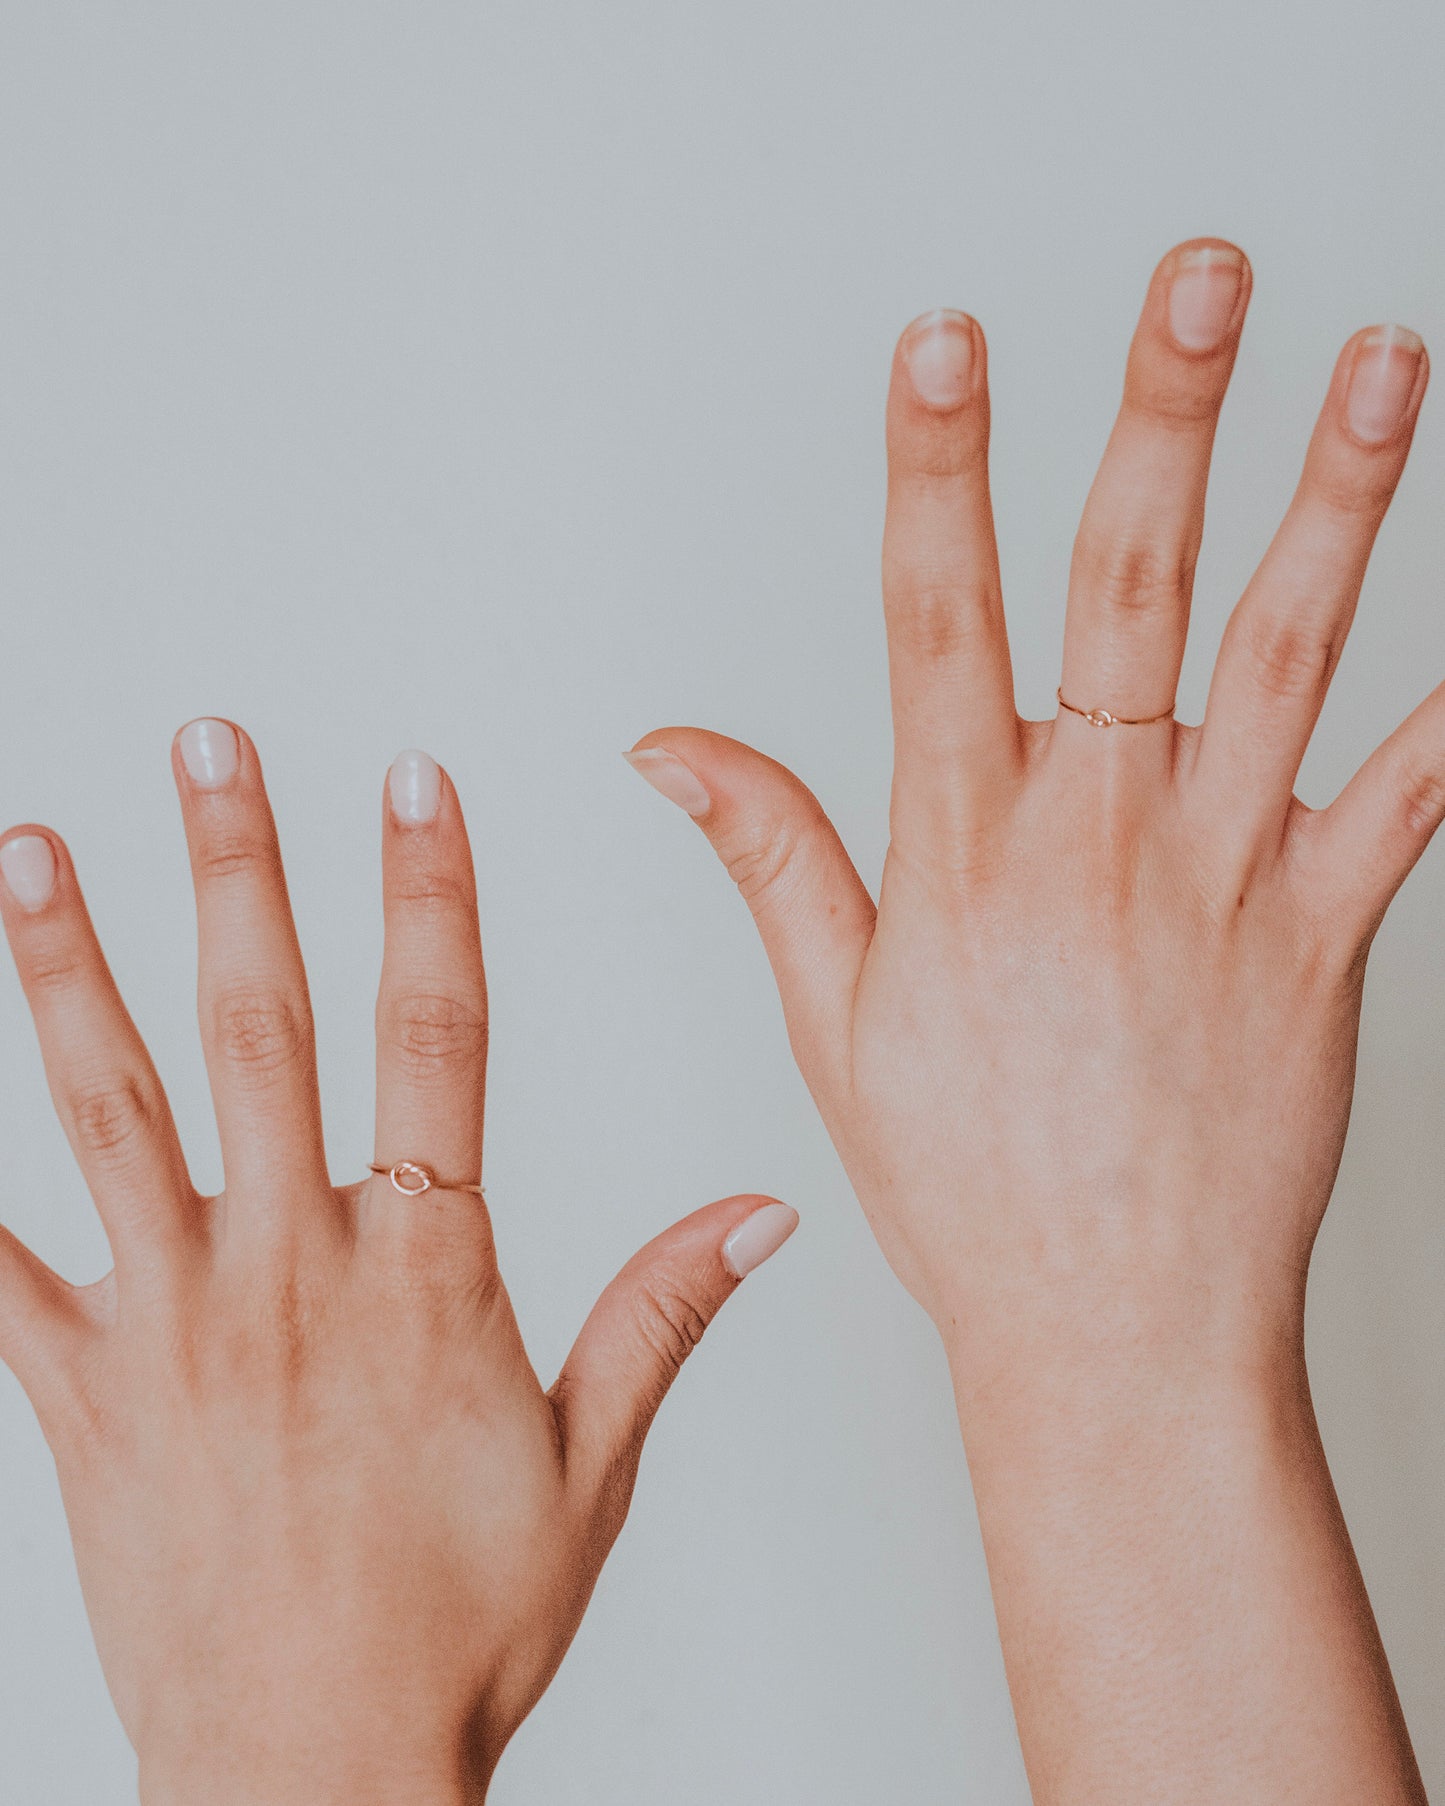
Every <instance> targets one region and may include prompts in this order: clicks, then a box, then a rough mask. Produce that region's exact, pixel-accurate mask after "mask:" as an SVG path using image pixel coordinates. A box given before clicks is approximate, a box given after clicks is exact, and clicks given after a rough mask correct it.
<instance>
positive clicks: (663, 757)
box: [622, 746, 712, 815]
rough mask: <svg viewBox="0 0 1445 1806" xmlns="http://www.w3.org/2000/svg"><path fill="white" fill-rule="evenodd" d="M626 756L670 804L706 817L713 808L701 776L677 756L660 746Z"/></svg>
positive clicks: (630, 763) (692, 813)
mask: <svg viewBox="0 0 1445 1806" xmlns="http://www.w3.org/2000/svg"><path fill="white" fill-rule="evenodd" d="M622 756H623V758H624V759H626V761H627V763H628V764H629V765H630V766H631V767H632V769H633V770H634V771H636V772H640V773H641V774H642V776H643V777H645V778H646V779H647V781H648V783H649V784H651V786H652V788H653V789H654V790H659V791H661V792H662V794H663V795H664V796H665V797H666V798H667V800H668V802H670V803H676V804H677V806H678V808H679V809H686V810H687V812H688V814H689V815H706V814H707V812H708V810H709V809H711V808H712V798H711V797H710V796H709V795H708V793H707V792H706V790H704V789H703V787H702V782H701V780H700V779H699V778H698V775H697V773H696V772H695V771H693V770H692V769H691V768H690V767H689V766H686V765H684V764H683V762H682V760H681V759H679V758H677V757H676V756H675V754H673V753H670V752H664V751H663V750H662V748H661V747H660V746H649V747H645V748H644V749H643V750H642V751H641V752H628V753H623V755H622Z"/></svg>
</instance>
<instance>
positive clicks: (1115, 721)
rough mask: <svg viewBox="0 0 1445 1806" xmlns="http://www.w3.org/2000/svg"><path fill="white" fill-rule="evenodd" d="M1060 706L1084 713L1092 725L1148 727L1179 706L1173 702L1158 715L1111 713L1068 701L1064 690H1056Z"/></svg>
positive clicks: (1073, 711) (1072, 711) (1165, 717)
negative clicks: (1081, 706) (1083, 707)
mask: <svg viewBox="0 0 1445 1806" xmlns="http://www.w3.org/2000/svg"><path fill="white" fill-rule="evenodd" d="M1054 693H1055V695H1056V696H1057V697H1058V699H1059V706H1060V708H1065V709H1067V710H1068V711H1069V713H1070V714H1071V715H1082V716H1083V717H1084V719H1085V721H1087V722H1088V724H1089V726H1090V727H1148V726H1149V725H1150V724H1151V723H1152V722H1155V721H1167V720H1168V719H1169V717H1170V716H1171V715H1172V714H1173V713H1174V710H1175V709H1176V708H1177V707H1178V704H1177V703H1174V702H1171V703H1170V705H1169V707H1168V708H1167V709H1161V710H1160V711H1159V713H1158V714H1157V715H1111V714H1110V713H1109V711H1108V710H1107V709H1081V708H1080V707H1079V705H1078V703H1076V702H1068V701H1066V700H1065V698H1064V692H1063V691H1062V690H1056V691H1055V692H1054Z"/></svg>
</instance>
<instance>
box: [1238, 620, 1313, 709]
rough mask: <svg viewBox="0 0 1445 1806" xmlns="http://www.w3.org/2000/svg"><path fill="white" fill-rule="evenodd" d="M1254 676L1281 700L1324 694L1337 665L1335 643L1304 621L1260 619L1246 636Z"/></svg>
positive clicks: (1270, 693) (1300, 698) (1256, 680)
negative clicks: (1331, 673) (1332, 671)
mask: <svg viewBox="0 0 1445 1806" xmlns="http://www.w3.org/2000/svg"><path fill="white" fill-rule="evenodd" d="M1246 646H1247V651H1248V654H1249V661H1250V667H1251V669H1252V670H1253V673H1254V680H1255V682H1256V683H1257V684H1258V685H1259V687H1260V688H1261V689H1262V690H1263V691H1264V693H1265V694H1266V695H1267V696H1271V697H1273V698H1275V699H1276V700H1278V701H1281V702H1296V701H1304V700H1307V699H1309V698H1311V697H1314V696H1322V695H1323V694H1324V691H1325V687H1326V685H1327V684H1328V682H1329V677H1330V671H1331V669H1332V668H1333V665H1334V643H1333V641H1332V639H1331V637H1330V636H1329V635H1328V634H1326V633H1322V632H1321V631H1320V630H1319V629H1318V628H1316V627H1311V626H1309V625H1307V624H1306V623H1304V622H1301V621H1280V620H1260V621H1255V622H1253V623H1252V624H1251V626H1250V627H1249V630H1248V634H1247V639H1246Z"/></svg>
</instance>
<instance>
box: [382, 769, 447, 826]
mask: <svg viewBox="0 0 1445 1806" xmlns="http://www.w3.org/2000/svg"><path fill="white" fill-rule="evenodd" d="M387 788H388V789H389V790H390V792H391V812H392V814H393V815H394V816H395V817H396V819H397V820H398V821H405V822H427V821H435V820H436V813H437V810H438V809H439V808H440V807H441V800H442V768H441V766H440V765H438V764H437V762H436V760H435V759H434V758H432V756H431V755H430V753H424V752H416V751H411V752H403V753H398V754H397V755H396V757H395V758H394V759H393V760H392V762H391V771H390V773H389V775H388V777H387Z"/></svg>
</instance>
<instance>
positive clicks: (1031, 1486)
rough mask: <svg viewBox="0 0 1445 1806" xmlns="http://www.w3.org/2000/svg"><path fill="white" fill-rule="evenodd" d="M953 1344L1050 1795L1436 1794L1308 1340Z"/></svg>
mask: <svg viewBox="0 0 1445 1806" xmlns="http://www.w3.org/2000/svg"><path fill="white" fill-rule="evenodd" d="M950 1355H951V1361H952V1365H953V1372H954V1381H955V1390H956V1393H957V1397H958V1402H959V1415H960V1421H961V1423H962V1427H963V1431H964V1438H965V1442H966V1444H967V1447H968V1453H969V1461H970V1470H971V1473H972V1476H973V1483H974V1491H975V1495H976V1497H977V1502H978V1511H979V1519H980V1523H981V1526H982V1530H983V1537H984V1543H985V1547H986V1550H987V1555H988V1563H989V1571H990V1575H991V1579H992V1584H993V1589H994V1598H995V1604H996V1607H997V1612H998V1620H999V1628H1000V1634H1001V1636H1002V1640H1003V1649H1004V1656H1005V1662H1006V1665H1007V1670H1008V1676H1009V1685H1010V1689H1011V1692H1012V1695H1013V1699H1014V1704H1015V1709H1016V1712H1017V1717H1018V1724H1019V1733H1020V1737H1021V1740H1022V1744H1023V1749H1024V1755H1025V1760H1026V1763H1027V1766H1028V1771H1029V1776H1030V1780H1031V1783H1032V1786H1033V1790H1034V1798H1035V1800H1036V1801H1037V1802H1038V1806H1083V1803H1085V1802H1090V1803H1092V1802H1101V1803H1102V1802H1108V1806H1133V1803H1134V1802H1139V1803H1140V1806H1144V1803H1146V1802H1147V1803H1148V1806H1157V1803H1158V1802H1160V1801H1165V1800H1167V1801H1169V1802H1171V1806H1173V1803H1174V1802H1180V1803H1182V1802H1201V1803H1202V1802H1211V1803H1213V1802H1225V1801H1228V1802H1230V1803H1231V1806H1235V1803H1239V1802H1255V1801H1259V1802H1275V1801H1285V1800H1308V1801H1310V1802H1311V1803H1312V1806H1327V1803H1335V1802H1338V1803H1339V1806H1346V1803H1347V1802H1348V1806H1358V1803H1359V1802H1360V1801H1363V1800H1369V1801H1371V1802H1372V1806H1396V1803H1404V1802H1409V1803H1411V1806H1418V1803H1419V1802H1422V1801H1423V1800H1424V1798H1425V1795H1424V1792H1423V1789H1422V1787H1421V1783H1420V1779H1419V1775H1418V1771H1417V1769H1416V1767H1415V1763H1414V1759H1413V1756H1412V1754H1411V1751H1410V1744H1409V1737H1408V1734H1407V1732H1406V1729H1405V1725H1404V1721H1403V1718H1402V1717H1401V1714H1400V1709H1399V1705H1398V1701H1397V1699H1396V1696H1395V1691H1394V1687H1393V1684H1392V1682H1391V1679H1390V1674H1389V1669H1388V1666H1387V1663H1386V1660H1385V1654H1384V1650H1383V1648H1382V1646H1381V1644H1380V1639H1379V1636H1378V1633H1377V1631H1376V1628H1375V1623H1374V1619H1373V1616H1372V1613H1371V1610H1370V1605H1369V1601H1368V1599H1367V1597H1366V1594H1365V1589H1364V1586H1363V1583H1362V1581H1361V1578H1360V1574H1359V1569H1358V1567H1357V1565H1356V1563H1355V1558H1354V1554H1353V1551H1352V1549H1351V1547H1350V1541H1349V1536H1348V1533H1347V1531H1346V1529H1345V1525H1344V1521H1343V1518H1342V1516H1341V1514H1340V1510H1339V1506H1338V1503H1337V1501H1336V1498H1335V1493H1334V1489H1333V1486H1332V1484H1331V1481H1330V1476H1329V1470H1328V1468H1327V1466H1326V1463H1325V1457H1324V1452H1323V1449H1322V1447H1321V1445H1320V1440H1319V1436H1318V1432H1317V1430H1316V1427H1315V1420H1314V1415H1313V1411H1312V1409H1311V1406H1310V1401H1309V1393H1308V1386H1307V1383H1306V1379H1305V1374H1304V1363H1303V1356H1302V1353H1299V1354H1297V1355H1295V1354H1290V1353H1286V1354H1285V1355H1284V1356H1283V1357H1276V1358H1275V1359H1273V1360H1272V1361H1267V1362H1263V1363H1253V1364H1250V1365H1247V1366H1246V1365H1240V1366H1234V1365H1229V1364H1224V1363H1217V1362H1214V1361H1212V1360H1208V1359H1203V1358H1199V1359H1195V1358H1191V1356H1190V1355H1189V1353H1188V1351H1175V1352H1174V1354H1172V1355H1167V1356H1164V1357H1158V1356H1157V1355H1156V1354H1155V1353H1154V1352H1151V1351H1148V1350H1140V1349H1134V1348H1130V1349H1127V1350H1123V1351H1116V1352H1115V1353H1114V1354H1113V1355H1109V1354H1108V1353H1106V1352H1105V1351H1104V1350H1103V1349H1101V1348H1100V1347H1099V1346H1094V1347H1091V1348H1087V1349H1082V1350H1076V1351H1074V1353H1073V1355H1072V1357H1071V1356H1070V1355H1069V1353H1068V1352H1067V1351H1066V1350H1064V1349H1062V1348H1059V1349H1053V1350H1050V1351H1049V1353H1048V1354H1047V1355H1046V1356H1045V1357H1043V1358H1042V1359H1039V1357H1038V1352H1037V1349H1035V1350H1033V1351H1031V1352H1030V1353H1029V1354H1027V1355H1022V1356H1021V1357H1020V1360H1019V1361H1018V1363H1017V1364H1016V1366H1015V1368H1014V1371H1013V1373H1012V1375H1011V1377H1010V1379H1009V1381H1008V1383H1006V1384H992V1385H988V1386H981V1385H980V1384H979V1382H978V1376H977V1369H976V1366H975V1364H974V1361H973V1360H972V1358H971V1354H970V1351H969V1350H967V1349H965V1348H963V1347H961V1346H957V1347H956V1348H955V1349H952V1350H950Z"/></svg>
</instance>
